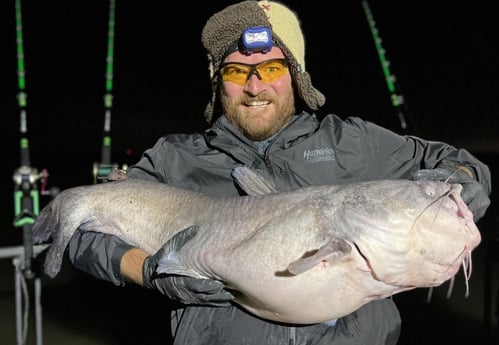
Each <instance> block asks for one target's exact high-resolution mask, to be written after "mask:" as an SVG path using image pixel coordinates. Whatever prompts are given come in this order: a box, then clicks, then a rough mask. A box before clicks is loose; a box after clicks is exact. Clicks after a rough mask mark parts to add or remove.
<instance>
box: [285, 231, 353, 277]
mask: <svg viewBox="0 0 499 345" xmlns="http://www.w3.org/2000/svg"><path fill="white" fill-rule="evenodd" d="M351 251H352V245H351V244H350V243H348V242H347V241H345V240H344V239H342V238H338V237H335V238H332V239H331V240H330V241H329V242H328V243H326V244H325V245H323V246H322V247H320V248H319V250H317V252H315V253H314V254H313V255H311V256H307V257H303V258H300V259H298V260H296V261H293V262H291V263H290V264H289V266H288V272H289V273H292V274H294V275H298V274H301V273H303V272H305V271H308V270H310V269H312V268H314V267H315V266H316V265H319V264H320V263H321V262H323V261H327V262H329V263H334V262H338V261H339V260H341V259H342V258H343V257H344V256H345V255H347V254H349V253H350V252H351Z"/></svg>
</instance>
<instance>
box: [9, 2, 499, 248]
mask: <svg viewBox="0 0 499 345" xmlns="http://www.w3.org/2000/svg"><path fill="white" fill-rule="evenodd" d="M229 3H232V2H230V1H213V2H208V1H206V2H204V1H199V2H185V1H182V2H180V1H177V2H168V3H167V2H165V1H149V2H139V1H117V7H116V27H115V32H116V36H115V54H114V84H113V90H112V94H113V97H114V102H113V108H112V126H111V127H112V134H111V136H112V149H113V151H112V159H113V161H115V162H117V163H119V164H123V163H128V164H130V163H133V162H135V161H136V160H138V159H139V157H140V154H141V153H142V151H144V150H145V149H146V148H148V147H150V146H152V145H153V144H154V143H155V141H156V140H157V139H158V138H159V137H160V136H162V135H163V134H165V133H173V132H193V131H199V130H202V129H204V128H205V126H206V124H205V122H204V120H203V116H202V114H203V110H204V107H205V104H206V102H207V101H208V99H209V97H210V86H209V80H208V69H207V64H208V62H207V58H206V55H205V53H204V50H203V48H202V46H201V38H200V36H201V29H202V27H203V25H204V23H205V21H206V19H207V18H208V17H209V16H210V15H211V14H212V13H213V12H214V11H217V10H219V9H221V8H223V7H225V5H227V4H229ZM286 3H288V4H290V5H291V6H292V7H293V8H294V9H295V10H296V11H297V12H298V13H299V16H300V19H301V22H302V27H303V30H304V32H305V35H306V49H307V55H306V68H307V69H308V70H309V72H310V74H311V76H312V81H313V83H314V85H315V86H316V87H317V88H318V89H319V90H321V91H322V92H323V93H324V94H325V95H326V98H327V103H326V106H325V107H324V108H322V109H321V111H320V112H319V116H322V115H324V114H326V113H336V114H338V115H340V116H341V117H343V118H346V117H348V116H360V117H363V118H365V119H367V120H371V121H374V122H376V123H378V124H381V125H383V126H386V127H388V128H390V129H392V130H394V131H397V132H401V128H400V125H399V121H398V118H397V114H396V111H395V108H394V107H393V106H392V105H391V103H390V95H389V92H388V90H387V87H386V84H385V81H384V76H383V74H382V70H381V67H380V62H379V59H378V55H377V51H376V49H375V46H374V42H373V39H372V36H371V32H370V30H369V26H368V24H367V20H366V17H365V13H364V11H363V8H362V6H361V2H360V1H352V0H341V1H287V2H286ZM108 4H109V3H108V2H107V1H60V0H56V1H23V2H22V13H23V35H24V51H25V65H26V83H27V84H26V85H27V86H26V92H27V94H28V107H27V115H28V138H29V140H30V154H31V163H32V166H33V167H35V168H37V169H39V170H41V169H47V170H48V172H49V174H50V176H49V180H48V184H49V187H55V186H57V187H59V188H61V189H64V188H67V187H71V186H76V185H80V184H89V183H92V181H93V176H92V167H93V164H94V163H95V162H98V161H99V160H100V150H101V141H102V134H103V122H104V112H105V108H104V102H103V97H104V94H105V68H106V61H105V58H106V54H107V51H106V48H107V47H106V45H107V25H108ZM311 4H313V5H311ZM0 6H1V8H0V16H1V19H0V25H1V26H0V42H2V46H3V48H2V54H1V60H0V62H1V64H0V66H1V73H0V75H1V77H2V90H3V92H2V94H1V97H2V106H3V107H2V109H3V111H2V112H3V114H2V126H1V134H0V135H1V136H0V138H1V143H2V145H1V150H2V151H1V153H2V160H1V164H2V166H1V168H2V169H0V171H1V176H0V180H1V181H2V189H1V191H2V192H3V193H2V201H1V204H2V205H3V207H2V211H1V215H0V218H1V222H2V223H1V228H2V231H1V232H0V243H2V242H4V243H8V244H11V243H15V241H17V236H16V235H15V232H16V231H17V229H13V228H12V226H11V224H12V219H13V201H12V192H13V188H14V186H13V182H12V174H13V172H14V170H15V169H16V168H17V167H18V166H19V164H20V163H19V162H20V158H19V138H20V134H19V108H18V106H17V100H16V94H17V93H18V91H19V90H18V86H17V74H16V73H17V71H16V69H17V67H16V44H15V18H14V13H15V11H14V0H11V1H2V4H1V5H0ZM370 6H371V10H372V13H373V15H374V19H375V20H376V26H377V28H378V29H379V35H380V36H381V38H382V39H383V41H382V45H383V47H384V48H385V55H386V57H387V58H388V60H390V62H391V65H390V70H391V72H392V74H394V75H395V76H396V77H397V84H398V86H399V88H400V93H401V94H402V95H403V96H404V97H405V100H406V105H407V110H406V111H407V113H406V114H407V115H408V116H411V117H412V118H413V119H414V124H415V129H417V132H416V131H413V132H412V133H410V134H417V135H419V136H422V137H424V138H428V139H432V140H442V141H447V142H449V143H451V144H455V145H456V146H463V147H465V148H468V149H469V150H470V151H472V152H474V153H476V154H477V155H480V157H484V159H486V160H488V162H489V161H490V162H492V163H493V162H495V160H496V154H497V153H498V152H499V136H498V133H499V131H498V130H499V125H498V121H497V116H498V113H499V106H498V97H497V92H498V91H499V85H498V84H499V82H498V80H499V73H498V67H497V61H499V56H498V55H499V54H498V48H497V42H498V41H499V37H498V29H497V21H498V18H497V17H498V14H497V13H498V12H499V11H498V9H499V8H498V5H497V2H496V1H481V2H473V4H472V5H471V3H468V2H465V3H456V2H454V1H383V2H376V1H371V2H370ZM44 202H45V200H44V199H43V198H42V204H43V203H44Z"/></svg>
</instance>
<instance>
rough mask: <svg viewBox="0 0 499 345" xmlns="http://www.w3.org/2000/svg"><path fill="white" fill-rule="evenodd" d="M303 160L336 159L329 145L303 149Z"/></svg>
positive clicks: (321, 160) (313, 161) (312, 161)
mask: <svg viewBox="0 0 499 345" xmlns="http://www.w3.org/2000/svg"><path fill="white" fill-rule="evenodd" d="M303 160H304V161H305V162H307V163H316V162H327V161H334V160H336V155H335V153H334V150H333V149H332V148H331V147H322V148H320V149H315V150H305V151H303Z"/></svg>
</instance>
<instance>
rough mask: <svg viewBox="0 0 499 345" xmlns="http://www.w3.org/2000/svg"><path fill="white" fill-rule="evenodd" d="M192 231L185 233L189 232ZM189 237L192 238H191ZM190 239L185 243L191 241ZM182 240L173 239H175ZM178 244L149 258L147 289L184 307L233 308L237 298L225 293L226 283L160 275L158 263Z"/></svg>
mask: <svg viewBox="0 0 499 345" xmlns="http://www.w3.org/2000/svg"><path fill="white" fill-rule="evenodd" d="M190 229H191V228H187V229H186V230H184V231H183V233H186V234H187V232H188V231H189V230H190ZM189 238H190V237H189ZM189 238H187V239H185V238H184V240H188V239H189ZM176 239H179V237H176V238H174V240H176ZM177 244H178V242H175V241H168V242H167V243H166V244H165V245H163V247H161V248H160V249H159V250H158V251H157V252H156V254H154V255H150V256H148V257H146V259H145V261H144V265H143V267H142V277H143V279H144V286H146V287H147V288H150V289H152V288H154V289H157V290H159V291H160V292H161V293H162V294H164V295H166V296H168V297H169V298H171V299H173V300H177V301H179V302H182V303H184V304H201V305H210V306H217V307H223V306H230V305H231V304H230V301H232V300H233V299H234V298H235V297H234V296H233V295H232V294H231V293H230V292H228V291H226V290H224V284H223V283H222V282H220V281H218V280H212V279H202V278H194V277H190V276H183V275H177V274H166V273H158V272H157V271H156V270H157V268H158V262H159V261H160V260H161V259H162V258H166V257H168V256H169V255H170V254H171V252H172V251H173V250H174V248H176V247H177Z"/></svg>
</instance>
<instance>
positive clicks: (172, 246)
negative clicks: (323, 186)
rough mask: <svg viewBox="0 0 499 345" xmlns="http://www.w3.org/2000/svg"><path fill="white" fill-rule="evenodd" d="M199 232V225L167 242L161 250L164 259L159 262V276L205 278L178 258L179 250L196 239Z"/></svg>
mask: <svg viewBox="0 0 499 345" xmlns="http://www.w3.org/2000/svg"><path fill="white" fill-rule="evenodd" d="M198 231H199V226H198V225H192V226H189V227H188V228H186V229H184V230H182V231H180V232H179V233H177V234H176V235H175V236H173V237H172V238H171V239H169V240H168V241H167V242H166V244H165V245H164V246H163V247H162V248H161V249H160V251H161V252H162V254H161V255H162V257H161V258H160V259H159V260H158V267H157V268H156V273H157V274H162V273H164V274H177V275H182V276H191V277H195V278H205V277H204V276H201V275H200V274H199V273H197V272H195V271H194V270H192V269H190V268H188V267H185V266H183V265H182V262H181V261H180V259H179V256H178V252H179V250H180V249H181V248H182V247H183V246H184V245H185V244H186V243H187V242H189V241H190V240H191V239H192V238H194V237H195V236H196V234H197V233H198Z"/></svg>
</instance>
